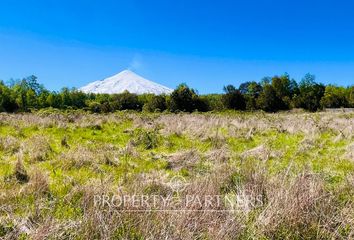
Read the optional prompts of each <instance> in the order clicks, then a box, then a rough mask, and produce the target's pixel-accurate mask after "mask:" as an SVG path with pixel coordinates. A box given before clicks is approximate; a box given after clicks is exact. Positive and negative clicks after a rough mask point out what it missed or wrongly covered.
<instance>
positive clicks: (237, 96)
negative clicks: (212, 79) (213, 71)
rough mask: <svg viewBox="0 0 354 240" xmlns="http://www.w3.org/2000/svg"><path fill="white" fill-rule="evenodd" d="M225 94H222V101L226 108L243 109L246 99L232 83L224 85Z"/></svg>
mask: <svg viewBox="0 0 354 240" xmlns="http://www.w3.org/2000/svg"><path fill="white" fill-rule="evenodd" d="M224 92H225V94H224V95H223V96H222V99H221V100H222V102H223V104H224V106H225V108H227V109H234V110H245V109H246V100H245V98H244V96H243V95H242V93H241V91H240V90H238V89H236V88H235V87H234V86H233V85H227V86H225V87H224Z"/></svg>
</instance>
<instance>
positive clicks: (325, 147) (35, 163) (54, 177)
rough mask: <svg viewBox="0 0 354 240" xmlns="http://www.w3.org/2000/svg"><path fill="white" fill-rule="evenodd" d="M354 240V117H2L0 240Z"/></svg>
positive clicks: (300, 114)
mask: <svg viewBox="0 0 354 240" xmlns="http://www.w3.org/2000/svg"><path fill="white" fill-rule="evenodd" d="M114 196H148V197H149V196H160V197H161V196H162V197H165V198H167V197H171V196H172V197H173V198H171V202H170V204H169V205H168V206H167V205H166V204H163V202H158V203H157V205H156V204H155V205H154V206H153V207H151V206H147V205H141V204H140V203H141V202H140V201H138V202H137V204H135V205H134V204H132V205H129V204H127V205H124V206H122V205H120V204H110V203H112V201H110V200H112V199H113V197H114ZM191 196H193V197H194V200H195V199H196V196H198V197H200V198H198V201H190V202H189V203H191V202H193V203H192V204H180V201H179V200H181V199H189V200H191ZM205 196H209V197H210V196H218V197H219V198H220V199H221V203H220V202H218V205H217V206H215V205H214V204H215V202H214V201H211V202H210V199H206V198H204V197H205ZM103 199H105V200H107V201H102V200H103ZM225 199H234V201H233V203H235V204H230V203H232V201H223V200H225ZM205 203H208V204H205ZM210 203H211V204H210ZM353 238H354V113H353V112H351V113H350V112H341V111H339V112H317V113H307V112H302V111H300V112H296V111H291V112H279V113H272V114H270V113H263V112H253V113H248V112H232V111H231V112H223V113H213V112H209V113H191V114H188V113H179V114H171V113H135V112H129V111H126V112H124V111H123V112H116V113H108V114H91V113H86V112H81V111H68V112H64V111H47V110H42V111H38V112H35V113H18V114H7V113H1V114H0V239H353Z"/></svg>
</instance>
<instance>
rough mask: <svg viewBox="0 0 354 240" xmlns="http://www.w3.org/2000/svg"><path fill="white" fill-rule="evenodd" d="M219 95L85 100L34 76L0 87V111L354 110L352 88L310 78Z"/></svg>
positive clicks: (183, 90)
mask: <svg viewBox="0 0 354 240" xmlns="http://www.w3.org/2000/svg"><path fill="white" fill-rule="evenodd" d="M223 91H224V93H223V94H206V95H200V94H198V91H197V90H195V89H192V88H190V87H188V86H187V85H186V84H184V83H183V84H180V85H179V86H177V88H176V89H175V90H174V91H173V93H172V94H171V95H169V96H167V95H159V96H156V95H153V94H143V95H136V94H133V93H129V92H124V93H120V94H112V95H109V94H86V93H83V92H81V91H79V90H78V89H75V88H72V89H69V88H66V87H64V88H62V90H61V91H58V92H57V91H49V90H48V89H46V88H45V87H44V86H43V85H42V84H40V83H39V81H38V79H37V77H36V76H33V75H32V76H29V77H26V78H23V79H22V80H16V81H14V80H12V81H11V83H9V84H5V83H4V81H0V111H2V112H30V111H32V110H39V109H43V108H56V109H83V110H87V111H90V112H95V113H108V112H114V111H119V110H136V111H148V112H163V111H169V112H194V111H199V112H207V111H223V110H227V109H232V110H239V111H253V110H263V111H266V112H277V111H280V110H290V109H293V108H302V109H305V110H307V111H311V112H314V111H317V110H321V109H324V108H352V107H354V85H351V86H346V87H343V86H336V85H331V84H329V85H324V84H322V83H318V82H316V78H315V76H314V75H312V74H306V75H305V76H304V77H303V78H302V79H301V81H299V82H297V81H296V80H294V79H292V78H290V76H289V75H288V74H283V75H280V76H273V77H265V78H263V79H262V80H261V81H259V82H256V81H249V82H244V83H242V84H240V86H239V87H238V88H237V87H235V86H234V85H227V86H224V87H223Z"/></svg>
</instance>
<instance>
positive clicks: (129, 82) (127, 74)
mask: <svg viewBox="0 0 354 240" xmlns="http://www.w3.org/2000/svg"><path fill="white" fill-rule="evenodd" d="M79 90H81V91H83V92H85V93H108V94H114V93H122V92H124V91H128V92H130V93H136V94H144V93H153V94H156V95H160V94H170V93H171V92H172V91H173V90H172V89H170V88H168V87H165V86H162V85H160V84H158V83H155V82H152V81H150V80H147V79H145V78H143V77H141V76H139V75H138V74H136V73H134V72H132V71H130V70H124V71H122V72H120V73H118V74H116V75H114V76H112V77H109V78H106V79H104V80H100V81H96V82H92V83H89V84H88V85H86V86H84V87H82V88H80V89H79Z"/></svg>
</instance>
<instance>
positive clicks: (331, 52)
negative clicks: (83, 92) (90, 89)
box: [0, 0, 354, 93]
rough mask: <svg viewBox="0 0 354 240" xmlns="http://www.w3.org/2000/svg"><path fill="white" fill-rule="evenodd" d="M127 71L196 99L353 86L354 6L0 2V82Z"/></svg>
mask: <svg viewBox="0 0 354 240" xmlns="http://www.w3.org/2000/svg"><path fill="white" fill-rule="evenodd" d="M126 68H131V69H133V70H134V71H136V72H137V73H138V74H141V75H142V76H144V77H146V78H148V79H151V80H153V81H156V82H159V83H161V84H164V85H166V86H169V87H171V88H174V87H175V86H176V85H178V84H179V83H181V82H185V83H187V84H188V85H190V86H191V87H193V88H196V89H198V90H199V92H200V93H213V92H221V91H222V87H223V86H224V85H226V84H229V83H231V84H234V85H236V86H238V85H239V84H240V83H241V82H244V81H250V80H257V81H258V80H260V79H261V78H262V77H264V76H271V75H275V74H282V73H284V72H288V73H289V74H290V76H291V77H294V78H295V79H297V80H300V79H301V77H302V76H303V75H305V74H306V73H307V72H311V73H313V74H315V75H316V76H317V80H318V81H320V82H323V83H335V84H339V85H345V86H346V85H352V84H354V1H349V0H342V1H340V0H336V1H334V0H322V1H320V0H307V1H305V0H298V1H285V0H282V1H280V0H247V1H238V0H233V1H231V0H219V1H205V0H204V1H201V0H189V1H187V0H179V1H169V0H156V1H155V0H149V1H147V0H146V1H142V0H130V1H119V0H116V1H113V0H100V1H95V0H92V1H82V0H75V1H68V0H61V1H58V0H55V1H54V0H26V1H24V0H17V1H16V0H1V1H0V79H3V80H5V81H6V80H8V79H10V78H15V79H17V78H21V77H24V76H28V75H31V74H35V75H37V76H38V77H39V80H40V82H41V83H43V84H44V85H45V86H46V87H47V88H49V89H51V90H59V89H60V88H61V87H63V86H68V87H80V86H82V85H85V84H87V83H88V82H91V81H95V80H99V79H102V78H105V77H107V76H110V75H113V74H115V73H117V72H119V71H121V70H124V69H126Z"/></svg>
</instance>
